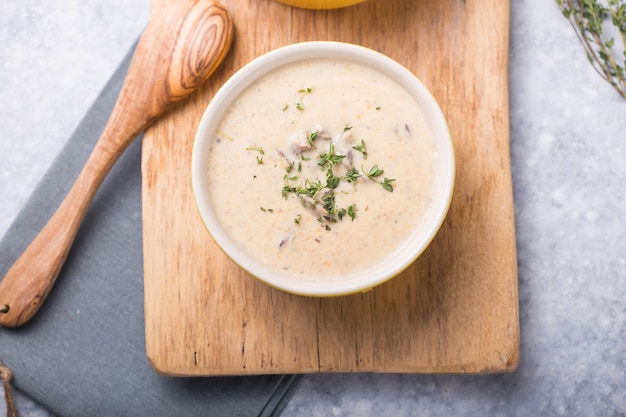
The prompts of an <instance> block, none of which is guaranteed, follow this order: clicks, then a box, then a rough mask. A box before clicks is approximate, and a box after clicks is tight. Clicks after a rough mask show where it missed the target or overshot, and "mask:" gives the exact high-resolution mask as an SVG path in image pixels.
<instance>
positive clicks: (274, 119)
mask: <svg viewBox="0 0 626 417" xmlns="http://www.w3.org/2000/svg"><path fill="white" fill-rule="evenodd" d="M436 157H437V156H436V149H435V142H434V138H433V135H432V132H431V131H430V129H429V126H428V123H427V121H426V119H425V116H424V114H423V112H422V110H421V109H420V107H419V105H418V103H417V102H416V101H415V100H414V99H413V98H412V97H411V96H410V95H409V94H408V93H407V92H406V91H405V90H403V89H402V88H401V87H400V86H399V85H398V84H397V83H396V82H394V81H393V80H391V79H390V78H389V77H387V76H386V75H384V74H381V73H379V72H377V71H375V70H373V69H370V68H368V67H365V66H362V65H360V64H355V63H352V62H347V61H346V62H344V61H336V60H327V59H312V60H307V61H302V62H297V63H293V64H289V65H287V66H284V67H281V68H280V69H278V70H275V71H273V72H270V73H269V74H267V75H266V76H264V77H262V78H261V79H259V80H258V81H256V82H255V83H253V84H252V85H251V86H250V87H248V88H247V89H246V91H245V92H244V93H242V94H241V95H240V96H239V97H238V98H237V99H236V100H235V101H234V103H233V104H232V105H231V107H230V108H229V109H228V110H227V112H226V113H225V115H224V117H223V119H222V120H221V122H220V124H219V127H218V129H217V133H216V136H215V137H214V138H213V141H212V145H211V150H210V154H209V156H208V158H209V163H208V167H209V170H208V172H207V178H208V181H207V186H208V187H209V190H210V195H211V201H212V204H213V208H214V210H215V211H216V214H217V216H218V218H219V221H220V222H221V223H222V224H223V227H224V229H225V231H226V232H227V233H228V234H229V235H230V237H231V238H232V239H233V240H234V241H235V242H237V244H238V245H239V246H240V247H241V248H242V249H244V250H245V251H246V252H247V253H248V254H249V255H250V256H251V257H253V258H255V259H256V260H258V261H259V262H260V263H262V264H264V265H265V266H266V267H268V268H271V269H273V270H276V271H277V274H284V275H288V276H292V277H298V278H301V279H306V280H332V279H333V278H338V277H341V276H342V275H343V274H346V273H348V272H350V273H354V272H355V271H358V270H366V269H367V268H369V267H371V266H373V265H375V264H376V263H378V262H380V261H381V260H382V259H383V258H384V257H385V256H387V255H388V254H389V253H390V252H392V251H394V250H395V249H397V248H399V247H400V246H401V245H402V244H403V243H404V242H406V240H407V238H408V236H409V234H410V233H411V232H412V231H413V230H415V228H416V227H419V226H420V224H421V223H422V222H423V219H424V217H425V215H426V213H427V212H428V210H429V209H430V206H431V197H432V194H433V192H434V186H435V185H434V184H435V180H436V178H435V176H436V166H435V164H436Z"/></svg>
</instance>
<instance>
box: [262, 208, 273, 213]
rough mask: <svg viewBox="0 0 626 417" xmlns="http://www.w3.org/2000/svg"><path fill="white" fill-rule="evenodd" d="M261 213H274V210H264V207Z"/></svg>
mask: <svg viewBox="0 0 626 417" xmlns="http://www.w3.org/2000/svg"><path fill="white" fill-rule="evenodd" d="M261 211H264V212H266V213H273V212H274V209H271V208H268V209H266V208H264V207H261Z"/></svg>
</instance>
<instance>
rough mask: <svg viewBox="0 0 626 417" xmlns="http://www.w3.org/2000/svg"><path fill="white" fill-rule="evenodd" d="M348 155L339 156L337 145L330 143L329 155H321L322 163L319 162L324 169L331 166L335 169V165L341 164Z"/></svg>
mask: <svg viewBox="0 0 626 417" xmlns="http://www.w3.org/2000/svg"><path fill="white" fill-rule="evenodd" d="M345 157H346V155H337V154H336V153H335V145H334V144H333V143H332V142H330V144H329V145H328V153H321V154H320V161H319V162H318V165H319V166H320V167H321V168H322V169H324V168H326V167H327V166H330V168H331V169H332V168H334V166H335V165H337V164H339V163H341V161H343V158H345Z"/></svg>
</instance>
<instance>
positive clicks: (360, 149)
mask: <svg viewBox="0 0 626 417" xmlns="http://www.w3.org/2000/svg"><path fill="white" fill-rule="evenodd" d="M352 149H355V150H357V151H359V152H361V153H362V154H363V159H367V150H366V148H365V141H364V140H363V139H361V144H360V145H355V146H353V147H352Z"/></svg>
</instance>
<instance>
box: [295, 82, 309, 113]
mask: <svg viewBox="0 0 626 417" xmlns="http://www.w3.org/2000/svg"><path fill="white" fill-rule="evenodd" d="M312 91H313V87H306V88H302V89H300V90H298V93H300V94H302V96H301V97H300V101H299V102H297V103H296V109H298V110H300V111H303V110H304V103H303V100H304V97H305V96H306V95H308V94H311V92H312Z"/></svg>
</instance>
